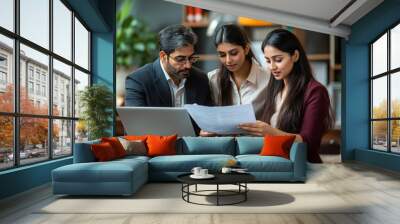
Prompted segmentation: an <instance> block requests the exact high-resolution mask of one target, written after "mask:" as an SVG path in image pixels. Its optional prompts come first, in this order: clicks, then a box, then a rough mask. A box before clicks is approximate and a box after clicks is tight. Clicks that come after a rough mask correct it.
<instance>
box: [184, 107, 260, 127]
mask: <svg viewBox="0 0 400 224" xmlns="http://www.w3.org/2000/svg"><path fill="white" fill-rule="evenodd" d="M184 107H185V109H186V110H187V111H188V112H189V114H190V116H191V117H192V118H193V119H194V121H195V122H196V123H197V125H199V127H200V128H201V129H202V130H204V131H207V132H214V133H218V134H240V133H245V131H243V130H242V129H240V128H238V126H239V124H242V123H253V122H256V117H255V115H254V110H253V106H252V105H251V104H245V105H234V106H216V107H207V106H200V105H195V104H186V105H185V106H184Z"/></svg>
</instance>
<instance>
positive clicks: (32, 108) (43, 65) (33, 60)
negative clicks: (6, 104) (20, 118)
mask: <svg viewBox="0 0 400 224" xmlns="http://www.w3.org/2000/svg"><path fill="white" fill-rule="evenodd" d="M21 55H24V57H21V60H20V61H21V64H20V66H21V69H20V70H21V74H20V80H21V89H20V91H21V94H20V104H21V105H20V108H21V113H24V114H41V115H47V114H48V97H43V95H45V96H48V94H47V90H45V94H42V93H43V92H42V91H41V86H40V84H39V83H40V75H41V72H40V70H41V71H43V72H45V73H46V74H48V62H49V57H48V56H47V55H45V54H43V53H40V52H38V51H36V50H34V49H32V48H30V47H28V46H25V45H23V44H21ZM27 61H29V63H30V64H31V65H32V66H33V67H34V68H35V70H36V75H37V77H36V79H38V81H39V82H37V83H36V90H35V95H33V96H31V95H29V93H28V91H27V89H26V88H27V87H26V86H25V80H26V74H25V72H24V71H25V69H24V68H26V62H27ZM45 84H46V86H47V85H48V83H47V82H46V83H45ZM38 97H40V99H41V100H42V101H43V102H42V103H41V104H40V105H39V106H38V105H32V104H31V103H30V101H29V99H36V100H37V99H38Z"/></svg>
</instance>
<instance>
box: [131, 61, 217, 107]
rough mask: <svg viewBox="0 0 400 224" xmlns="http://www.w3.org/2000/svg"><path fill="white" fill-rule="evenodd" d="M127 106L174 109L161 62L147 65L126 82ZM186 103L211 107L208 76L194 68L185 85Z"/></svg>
mask: <svg viewBox="0 0 400 224" xmlns="http://www.w3.org/2000/svg"><path fill="white" fill-rule="evenodd" d="M125 90H126V92H125V106H148V107H173V105H172V99H171V90H170V88H169V85H168V82H167V79H166V78H165V75H164V72H163V71H162V68H161V65H160V60H159V59H157V60H155V61H154V62H153V63H149V64H146V65H145V66H143V67H141V68H139V69H138V70H137V71H135V72H134V73H132V74H131V75H129V76H128V77H127V78H126V80H125ZM185 103H186V104H193V103H197V104H199V105H207V106H211V105H212V101H211V94H210V86H209V84H208V78H207V75H206V74H205V73H203V72H201V71H200V70H199V69H197V68H194V67H192V70H191V71H190V75H189V77H188V78H187V79H186V83H185Z"/></svg>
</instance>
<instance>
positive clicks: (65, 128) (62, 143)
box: [53, 119, 72, 158]
mask: <svg viewBox="0 0 400 224" xmlns="http://www.w3.org/2000/svg"><path fill="white" fill-rule="evenodd" d="M71 154H72V121H71V120H59V119H57V120H53V157H55V158H56V157H61V156H67V155H71Z"/></svg>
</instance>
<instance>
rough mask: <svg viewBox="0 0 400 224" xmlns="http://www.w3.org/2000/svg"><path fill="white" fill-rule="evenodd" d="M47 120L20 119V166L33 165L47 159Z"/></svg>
mask: <svg viewBox="0 0 400 224" xmlns="http://www.w3.org/2000/svg"><path fill="white" fill-rule="evenodd" d="M48 121H49V120H48V119H44V118H30V117H22V118H21V120H20V152H19V156H20V159H21V164H28V163H34V162H38V161H41V160H46V159H48V158H49V150H48V149H49V147H48V143H49V142H48V130H49V125H48Z"/></svg>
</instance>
